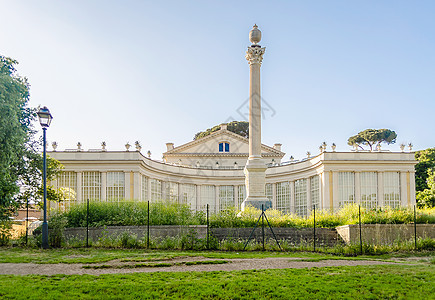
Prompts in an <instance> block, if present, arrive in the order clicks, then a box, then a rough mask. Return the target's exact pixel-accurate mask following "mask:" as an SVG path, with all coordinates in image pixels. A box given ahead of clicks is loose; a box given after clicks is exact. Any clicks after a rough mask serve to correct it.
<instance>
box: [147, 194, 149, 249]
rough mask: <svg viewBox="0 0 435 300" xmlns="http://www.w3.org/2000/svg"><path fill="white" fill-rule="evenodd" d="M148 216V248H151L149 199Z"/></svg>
mask: <svg viewBox="0 0 435 300" xmlns="http://www.w3.org/2000/svg"><path fill="white" fill-rule="evenodd" d="M147 214H148V217H147V249H149V248H150V202H149V201H148V212H147Z"/></svg>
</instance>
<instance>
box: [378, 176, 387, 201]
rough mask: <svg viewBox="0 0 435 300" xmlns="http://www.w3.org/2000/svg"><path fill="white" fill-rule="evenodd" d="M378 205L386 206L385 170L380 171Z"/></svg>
mask: <svg viewBox="0 0 435 300" xmlns="http://www.w3.org/2000/svg"><path fill="white" fill-rule="evenodd" d="M378 206H380V207H384V206H385V199H384V172H378Z"/></svg>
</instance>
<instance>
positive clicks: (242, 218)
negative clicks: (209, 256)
mask: <svg viewBox="0 0 435 300" xmlns="http://www.w3.org/2000/svg"><path fill="white" fill-rule="evenodd" d="M358 211H359V208H358V205H348V206H345V207H343V208H342V209H340V210H339V211H337V212H335V213H333V212H330V211H329V210H318V211H316V226H317V227H324V228H334V227H337V226H340V225H346V224H357V223H358V220H359V212H358ZM260 213H261V212H260V210H257V209H254V208H248V209H247V210H245V211H244V212H240V211H238V210H236V209H234V208H230V209H227V210H223V211H220V212H218V213H214V214H210V216H209V222H210V223H209V224H210V226H211V227H253V226H254V225H255V223H256V222H257V220H258V217H259V216H260ZM266 215H267V218H268V220H269V221H270V223H271V225H272V226H273V227H297V228H303V227H313V225H314V214H313V213H311V214H310V215H309V216H308V217H300V216H297V215H295V214H283V213H282V212H280V211H278V210H267V211H266ZM149 216H150V225H205V224H206V213H205V212H204V211H197V212H195V211H193V210H191V209H190V207H189V206H188V205H184V204H177V203H166V202H158V203H151V204H150V212H149ZM86 218H87V206H86V203H84V204H77V205H74V206H72V207H71V209H70V210H68V211H66V212H63V213H62V212H60V213H54V214H52V216H51V221H52V222H59V220H61V219H62V220H64V221H63V222H64V224H65V227H85V226H86ZM88 220H89V226H90V227H101V226H127V225H129V226H134V225H146V224H147V222H148V203H146V202H109V203H108V202H90V204H89V215H88ZM416 221H417V223H418V224H435V208H423V209H417V211H416ZM361 222H362V223H363V224H409V223H412V222H414V211H413V209H410V208H389V207H386V208H378V209H367V208H363V207H361Z"/></svg>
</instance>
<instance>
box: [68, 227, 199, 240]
mask: <svg viewBox="0 0 435 300" xmlns="http://www.w3.org/2000/svg"><path fill="white" fill-rule="evenodd" d="M191 231H193V232H195V233H196V236H197V237H198V238H205V237H206V236H207V226H206V225H189V226H173V225H161V226H150V236H151V237H157V238H164V237H167V236H170V237H180V236H183V235H187V234H189V233H190V232H191ZM124 232H129V233H131V234H135V235H137V237H138V238H142V237H144V236H145V237H146V235H147V226H107V227H92V228H89V239H90V240H93V241H96V240H98V239H99V238H101V237H103V236H110V237H117V236H119V235H121V234H122V233H124ZM64 237H65V238H66V239H67V240H68V239H71V238H78V239H81V240H83V239H86V228H83V227H78V228H65V231H64Z"/></svg>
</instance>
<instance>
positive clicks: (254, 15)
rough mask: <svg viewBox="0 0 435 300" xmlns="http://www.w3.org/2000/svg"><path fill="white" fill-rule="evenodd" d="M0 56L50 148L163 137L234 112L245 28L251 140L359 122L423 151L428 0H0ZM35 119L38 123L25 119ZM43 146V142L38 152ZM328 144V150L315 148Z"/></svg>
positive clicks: (327, 131)
mask: <svg viewBox="0 0 435 300" xmlns="http://www.w3.org/2000/svg"><path fill="white" fill-rule="evenodd" d="M0 10H1V14H0V54H2V55H5V56H9V57H12V58H14V59H16V60H18V61H19V63H20V64H19V65H18V71H19V73H20V74H21V75H23V76H26V77H28V79H29V82H30V84H31V101H30V105H31V106H38V105H42V106H44V105H45V106H47V107H48V108H49V109H50V111H51V112H52V114H53V116H54V119H53V122H52V125H51V127H50V128H49V130H48V140H49V141H50V142H52V141H57V142H58V144H59V150H63V149H65V148H67V149H71V148H76V144H77V142H78V141H80V142H81V143H82V144H83V147H84V148H85V149H89V148H91V149H95V148H99V147H100V143H101V141H106V143H107V148H108V150H123V149H125V148H124V144H125V143H126V142H130V143H131V144H132V143H134V141H136V140H139V141H140V142H141V144H142V146H143V151H144V152H146V151H148V150H151V152H152V158H154V159H161V153H162V152H164V151H165V149H166V147H165V143H166V142H173V143H175V146H177V145H180V144H183V143H186V142H189V141H190V140H192V138H193V136H194V134H195V133H196V132H198V131H201V130H205V129H206V128H209V127H212V126H213V125H216V124H220V123H223V122H225V121H229V120H242V119H243V117H244V114H245V113H246V112H247V109H246V106H245V105H244V103H245V101H246V100H247V98H248V92H249V66H248V63H247V61H246V60H245V58H244V55H245V51H246V48H247V47H248V46H249V45H250V43H249V39H248V34H249V31H250V30H251V28H252V25H253V24H254V23H257V24H258V26H259V29H260V30H261V31H262V34H263V38H262V41H261V43H260V44H261V45H262V46H264V47H266V53H265V56H264V60H263V65H262V74H261V76H262V96H263V99H264V100H265V102H266V103H267V105H268V106H269V110H268V111H265V114H264V116H265V118H264V119H263V129H262V131H263V132H262V133H263V139H262V141H263V143H265V144H268V145H273V144H274V143H282V144H283V151H284V152H286V153H287V154H286V156H285V158H284V160H288V158H289V157H290V155H293V156H294V157H295V158H297V159H300V158H303V157H305V153H306V151H311V153H313V154H317V153H318V146H319V145H320V144H321V143H322V142H323V141H326V142H327V143H328V145H330V144H331V143H333V142H335V143H336V144H337V150H341V151H347V150H349V149H350V147H349V146H348V145H347V138H348V137H349V136H351V135H354V134H356V133H358V132H359V131H361V130H364V129H367V128H390V129H392V130H395V131H396V132H397V134H398V139H397V143H396V144H395V145H392V146H391V147H385V148H389V149H392V150H395V151H398V150H399V144H400V143H402V142H405V143H408V142H412V143H413V144H414V149H415V150H418V149H425V148H428V147H434V146H435V134H434V131H435V126H434V112H435V84H434V79H435V42H434V39H435V18H434V14H435V2H434V1H422V0H420V1H398V0H394V1H378V0H375V1H368V0H364V1H345V0H343V1H332V0H329V1H324V0H318V1H133V0H127V1H108V0H100V1H97V0H80V1H79V0H74V1H72V0H71V1H66V0H64V1H57V0H56V1H55V0H52V1H48V0H38V1H30V0H29V1H21V0H0ZM36 128H38V129H39V125H38V124H37V126H36ZM50 148H51V147H50ZM328 148H329V146H328Z"/></svg>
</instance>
